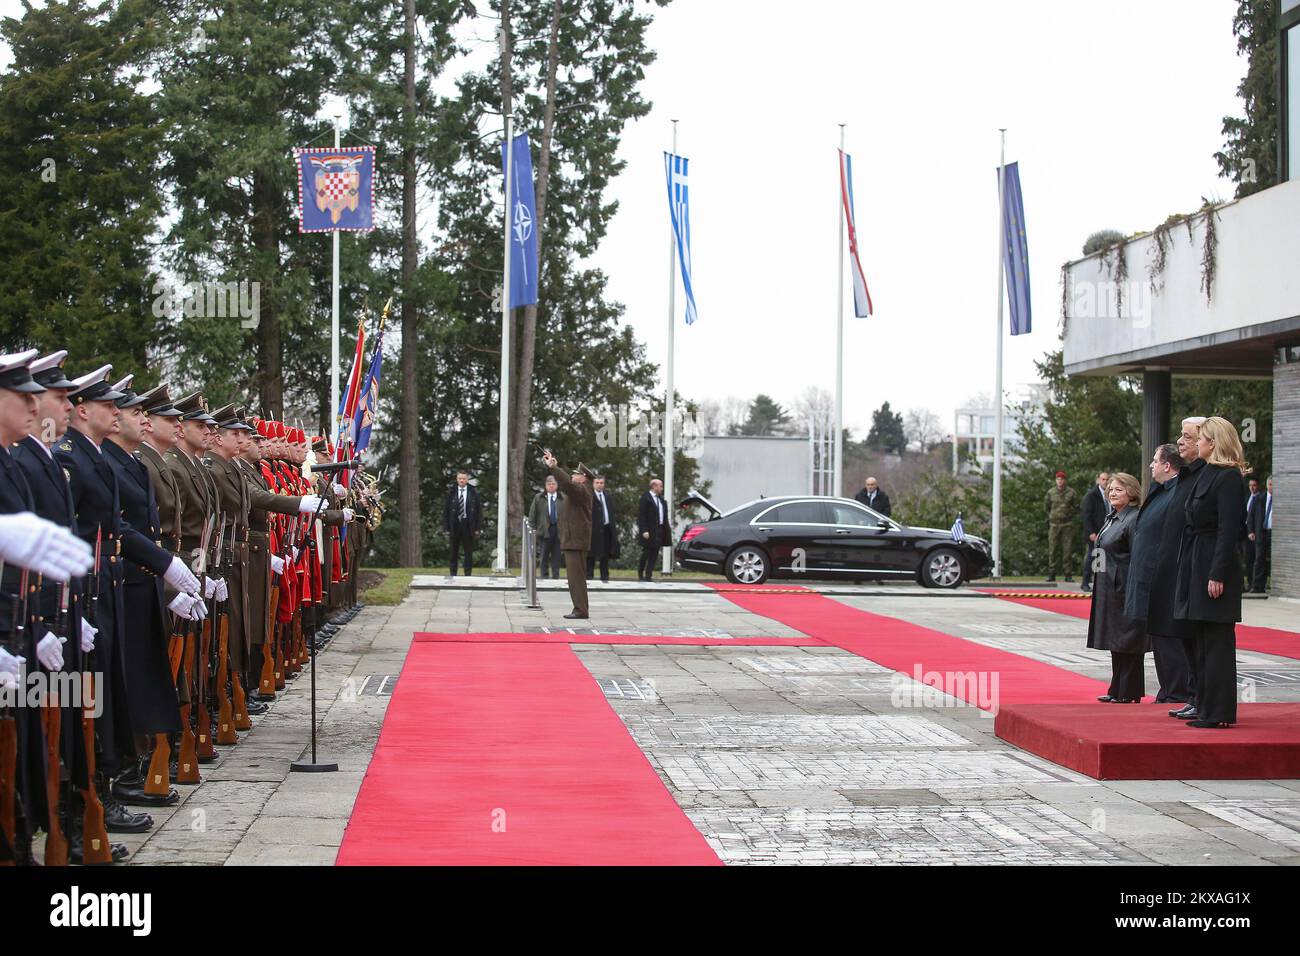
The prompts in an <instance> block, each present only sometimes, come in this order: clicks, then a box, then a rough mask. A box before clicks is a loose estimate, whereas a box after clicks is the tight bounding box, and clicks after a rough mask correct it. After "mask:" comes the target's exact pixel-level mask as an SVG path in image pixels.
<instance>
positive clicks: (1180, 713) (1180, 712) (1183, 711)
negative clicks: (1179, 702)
mask: <svg viewBox="0 0 1300 956" xmlns="http://www.w3.org/2000/svg"><path fill="white" fill-rule="evenodd" d="M1195 712H1196V708H1195V707H1194V706H1192V705H1191V704H1184V705H1183V706H1182V707H1177V708H1175V709H1174V710H1171V711H1170V712H1169V716H1170V717H1186V716H1187V715H1188V714H1192V713H1195Z"/></svg>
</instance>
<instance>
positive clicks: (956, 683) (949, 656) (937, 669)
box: [718, 587, 1108, 712]
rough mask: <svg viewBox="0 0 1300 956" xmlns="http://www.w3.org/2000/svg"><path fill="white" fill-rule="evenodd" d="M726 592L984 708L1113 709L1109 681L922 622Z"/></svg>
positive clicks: (815, 597) (811, 596) (811, 597)
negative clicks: (1106, 697)
mask: <svg viewBox="0 0 1300 956" xmlns="http://www.w3.org/2000/svg"><path fill="white" fill-rule="evenodd" d="M718 590H719V591H721V592H723V594H724V595H725V596H726V598H727V599H728V600H729V601H732V602H734V603H735V604H738V605H739V606H740V607H743V608H745V610H747V611H752V612H753V613H755V614H761V615H763V616H764V617H769V618H771V619H772V620H774V621H780V622H781V623H782V624H786V625H788V626H790V627H793V628H797V629H798V630H801V631H803V632H804V633H805V634H808V635H810V636H812V637H815V638H817V639H818V640H820V641H823V642H824V643H827V644H833V645H834V646H836V647H841V648H843V649H844V650H846V651H851V652H853V653H854V654H857V655H858V656H859V657H865V658H866V659H867V660H871V661H875V662H876V663H878V664H883V665H884V666H886V667H891V668H893V669H894V670H896V671H899V672H901V673H903V674H906V675H907V676H909V677H918V675H919V679H920V680H922V682H923V683H928V684H932V685H934V686H941V687H942V688H943V689H944V691H945V692H947V693H950V694H952V695H953V696H954V697H958V698H960V699H962V700H965V701H967V702H968V703H971V704H974V705H975V706H977V707H981V708H983V709H984V710H990V711H993V712H996V710H997V708H998V707H1000V706H1001V707H1005V706H1007V705H1008V704H1040V703H1059V702H1060V701H1063V700H1065V701H1094V704H1093V706H1095V707H1099V708H1100V707H1104V706H1108V705H1104V704H1097V703H1095V698H1096V697H1097V696H1098V695H1099V694H1104V693H1106V686H1107V685H1106V684H1104V683H1102V682H1101V681H1097V680H1093V679H1092V678H1090V677H1084V676H1082V675H1080V674H1076V673H1074V672H1073V671H1068V670H1066V669H1064V668H1062V667H1056V666H1054V665H1052V664H1044V663H1042V662H1041V661H1035V660H1031V659H1030V658H1028V657H1022V656H1021V655H1019V654H1013V653H1011V652H1010V651H1003V650H998V649H997V648H994V647H986V646H984V645H983V644H976V643H974V642H972V641H966V640H962V639H961V638H959V637H953V636H952V635H951V634H944V633H943V632H941V631H936V630H933V629H931V628H928V627H922V626H921V625H919V624H911V623H909V622H907V621H900V620H898V619H897V618H892V617H885V616H884V615H882V614H873V613H871V612H870V611H863V610H861V609H859V608H854V607H849V606H848V605H845V604H841V603H839V602H838V601H833V600H831V599H830V598H827V597H824V596H822V595H820V594H818V593H816V592H814V591H807V592H805V593H803V594H799V595H791V594H783V593H779V590H777V589H773V590H771V591H768V592H767V593H763V592H762V591H761V590H759V593H737V592H735V591H734V590H733V589H732V588H730V587H719V588H718ZM756 590H757V589H756ZM966 675H975V677H976V679H974V680H971V679H967V678H966ZM935 681H938V682H940V683H938V684H936V683H935ZM980 684H982V685H983V686H982V687H981V686H980ZM990 692H994V693H991V694H990ZM990 696H991V698H992V699H991V700H990Z"/></svg>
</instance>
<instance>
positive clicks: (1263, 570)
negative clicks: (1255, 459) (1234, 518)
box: [1246, 478, 1273, 594]
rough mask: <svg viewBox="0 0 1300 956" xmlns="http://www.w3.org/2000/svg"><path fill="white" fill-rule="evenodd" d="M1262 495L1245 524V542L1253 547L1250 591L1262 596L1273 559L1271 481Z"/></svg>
mask: <svg viewBox="0 0 1300 956" xmlns="http://www.w3.org/2000/svg"><path fill="white" fill-rule="evenodd" d="M1264 487H1265V490H1264V492H1263V494H1260V495H1257V496H1256V499H1255V505H1256V507H1254V508H1252V509H1251V513H1250V515H1249V516H1248V519H1247V522H1246V531H1247V541H1249V542H1250V543H1251V544H1252V545H1254V548H1253V550H1254V552H1255V553H1254V555H1253V562H1252V564H1251V568H1250V590H1251V593H1253V594H1263V593H1264V587H1265V585H1267V584H1268V572H1269V570H1270V566H1271V564H1272V559H1273V479H1272V478H1270V479H1268V481H1266V482H1265V483H1264Z"/></svg>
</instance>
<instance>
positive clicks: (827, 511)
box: [674, 490, 993, 588]
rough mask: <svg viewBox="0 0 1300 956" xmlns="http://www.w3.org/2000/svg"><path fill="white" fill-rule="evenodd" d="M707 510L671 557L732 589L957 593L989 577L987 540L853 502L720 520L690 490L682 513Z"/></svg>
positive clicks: (810, 499)
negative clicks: (783, 585)
mask: <svg viewBox="0 0 1300 956" xmlns="http://www.w3.org/2000/svg"><path fill="white" fill-rule="evenodd" d="M696 505H698V506H700V507H702V508H704V509H705V510H706V511H708V512H709V515H710V517H709V519H708V520H707V521H705V522H704V523H703V524H692V525H689V526H688V527H687V528H686V530H685V531H684V532H682V537H681V540H680V541H678V542H677V547H676V549H675V550H674V556H675V558H676V560H677V564H678V566H679V567H681V568H682V569H683V570H686V571H711V572H713V573H714V574H725V575H726V576H727V579H728V580H729V581H731V582H733V583H735V584H762V583H763V582H764V581H766V580H767V579H768V578H816V579H819V580H832V581H864V580H880V581H891V580H893V581H897V580H903V579H906V578H913V579H915V580H917V581H919V582H920V583H921V584H922V585H924V586H926V587H932V588H955V587H958V586H959V585H960V584H961V583H962V582H963V581H971V580H974V579H976V578H983V577H987V576H988V574H989V572H990V570H991V568H992V564H993V559H992V554H991V550H990V548H989V545H988V542H986V541H985V540H984V539H983V538H976V537H972V536H970V535H963V536H961V539H960V540H957V539H956V538H954V535H953V533H952V532H951V531H948V530H942V529H938V528H909V527H907V526H906V525H901V524H899V523H898V522H896V521H893V520H891V519H889V518H886V517H885V516H884V515H882V514H878V513H877V512H875V511H872V510H871V509H870V508H868V507H866V506H865V505H862V504H860V503H859V502H857V501H853V500H852V499H849V498H823V497H816V496H786V497H777V498H760V499H759V500H757V501H751V502H749V503H748V504H744V505H741V506H740V507H739V508H734V509H732V510H731V511H728V512H726V513H725V514H723V513H722V512H721V511H719V510H718V509H717V508H715V507H714V506H713V505H712V503H710V502H709V501H708V500H707V499H706V498H705V497H704V496H703V495H701V494H699V493H698V492H696V491H694V490H692V491H691V492H690V493H689V494H688V495H687V496H686V498H684V499H683V500H682V501H681V502H680V504H679V507H682V508H687V507H692V506H696Z"/></svg>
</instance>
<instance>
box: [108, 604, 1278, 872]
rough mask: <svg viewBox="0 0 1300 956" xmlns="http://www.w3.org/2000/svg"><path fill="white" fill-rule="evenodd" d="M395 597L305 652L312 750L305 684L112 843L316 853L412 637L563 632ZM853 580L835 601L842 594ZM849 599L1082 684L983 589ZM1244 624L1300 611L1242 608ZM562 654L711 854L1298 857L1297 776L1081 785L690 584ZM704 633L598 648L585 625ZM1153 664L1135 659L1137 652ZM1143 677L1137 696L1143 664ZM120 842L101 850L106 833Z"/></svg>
mask: <svg viewBox="0 0 1300 956" xmlns="http://www.w3.org/2000/svg"><path fill="white" fill-rule="evenodd" d="M427 583H428V584H430V585H433V586H430V587H419V588H416V589H414V590H413V591H412V592H411V594H410V596H409V597H408V598H407V599H406V600H405V602H403V603H402V604H401V605H399V606H397V607H369V608H366V609H365V610H363V611H362V612H361V613H360V614H359V615H358V616H357V617H356V618H355V619H354V620H353V622H352V623H351V624H349V625H348V626H347V627H345V628H344V629H343V630H342V631H340V632H339V634H338V636H337V637H336V638H335V639H334V641H333V642H332V643H331V645H330V646H329V647H328V649H327V650H326V651H325V652H324V653H323V654H322V655H321V657H320V658H319V661H318V674H317V679H318V694H319V706H320V713H321V721H320V739H319V749H320V753H321V756H322V758H325V759H331V760H336V761H338V763H339V765H340V771H339V772H338V773H333V774H295V773H290V772H289V770H288V768H289V763H290V762H291V761H292V760H294V759H297V758H298V757H299V756H300V755H301V754H302V752H303V749H304V742H305V741H306V739H307V735H308V726H309V721H308V712H309V707H308V704H309V686H308V682H309V680H310V678H309V676H308V675H307V674H306V673H304V674H303V675H302V676H301V677H300V678H299V679H298V680H297V681H296V682H295V683H294V684H293V686H292V690H291V691H290V693H288V694H287V695H285V696H284V697H283V698H282V699H281V700H280V701H277V703H276V704H275V705H274V706H273V708H272V709H271V711H270V712H269V713H268V714H266V715H264V716H262V717H260V718H257V721H256V724H255V726H254V729H253V730H252V731H250V732H248V733H247V734H245V735H244V740H243V741H241V743H240V744H238V745H237V746H235V747H231V748H225V750H224V751H223V753H222V757H221V760H220V762H219V763H217V764H216V765H213V766H209V767H205V768H203V769H204V782H203V783H202V784H201V785H199V786H197V787H188V788H186V787H182V788H180V790H181V794H182V801H181V803H180V804H179V805H178V806H177V807H175V808H173V809H171V810H169V811H167V812H165V813H161V814H159V813H155V818H156V819H157V821H158V822H157V825H156V826H155V828H154V830H153V831H152V832H151V833H149V834H146V835H144V836H142V837H136V838H127V839H126V840H125V842H127V843H128V845H129V846H131V847H132V850H133V862H136V863H152V864H179V863H212V864H218V863H235V864H247V863H294V864H329V863H332V862H333V860H334V856H335V853H336V851H337V848H338V846H339V844H340V842H341V840H342V837H343V831H344V828H345V826H346V824H347V820H348V817H349V814H350V812H351V809H352V805H353V801H354V800H355V798H356V794H357V791H358V789H359V788H360V786H361V781H362V778H363V776H364V774H365V770H366V766H367V763H368V761H369V758H370V755H371V752H372V751H373V749H374V746H375V742H376V740H377V739H378V735H379V730H380V726H381V724H382V721H383V717H384V712H385V708H386V707H387V704H388V701H389V699H390V696H389V695H390V694H391V693H392V690H393V687H394V686H396V683H397V682H398V681H400V674H401V669H402V662H403V659H404V657H405V654H406V650H407V647H408V645H409V643H410V640H411V636H412V634H413V633H414V632H416V631H443V632H514V633H518V634H521V635H528V634H535V635H541V634H542V633H544V632H546V631H562V630H565V629H566V625H568V624H570V623H572V622H567V621H564V620H563V617H562V615H563V614H564V613H565V612H567V611H568V610H569V607H570V605H569V604H568V602H567V601H566V600H565V597H564V595H563V594H561V593H556V592H548V591H543V592H542V595H541V602H542V604H543V607H542V609H540V610H530V609H528V608H526V607H524V606H523V602H522V601H521V598H520V593H519V591H517V590H515V589H513V588H508V587H492V586H478V587H475V588H472V589H455V590H452V589H447V588H445V587H439V586H437V585H439V584H442V583H443V582H441V581H430V582H427ZM850 592H853V593H850ZM831 599H832V600H837V601H842V602H844V603H845V604H847V605H849V606H853V607H860V608H863V609H865V610H870V611H872V612H874V613H877V614H883V615H887V616H891V617H897V618H901V619H904V620H907V621H910V622H913V623H916V624H921V625H925V626H927V627H931V628H935V629H937V630H940V631H943V632H945V633H948V634H951V635H954V636H957V637H960V638H963V639H966V640H969V641H973V642H977V643H980V644H986V645H989V646H993V647H997V648H1000V649H1003V650H1006V651H1010V652H1013V653H1016V654H1021V655H1024V656H1027V657H1031V658H1034V659H1037V660H1041V661H1045V662H1047V663H1050V664H1053V665H1056V666H1059V667H1063V668H1066V669H1069V670H1072V671H1077V672H1078V673H1081V674H1084V675H1087V676H1090V677H1096V678H1108V677H1109V660H1108V657H1107V655H1106V654H1104V653H1101V652H1096V651H1090V650H1087V649H1086V648H1085V647H1084V641H1085V635H1086V629H1087V626H1086V622H1085V621H1080V620H1077V619H1074V618H1069V617H1066V616H1064V615H1060V614H1056V613H1053V612H1051V611H1044V610H1038V609H1035V608H1029V607H1023V606H1019V605H1016V604H1012V603H1009V602H1005V601H1000V600H996V599H992V598H976V597H972V596H942V595H936V594H935V593H934V592H924V591H921V590H920V589H911V588H907V587H893V588H875V589H872V588H861V589H856V592H854V589H844V591H843V592H841V593H835V594H833V595H832V596H831ZM1246 615H1247V623H1251V624H1259V625H1264V626H1269V627H1279V628H1287V629H1292V630H1295V629H1297V625H1296V624H1295V621H1296V619H1298V618H1300V613H1297V612H1296V608H1295V606H1294V605H1287V604H1285V603H1282V602H1278V601H1252V602H1248V604H1247V607H1246ZM582 623H583V625H584V626H583V627H582V628H580V629H577V630H578V632H579V634H580V636H581V637H583V638H586V637H588V636H589V637H590V639H589V641H584V642H583V643H580V644H575V645H574V647H573V649H574V652H575V653H576V654H577V655H578V657H579V659H580V660H581V662H582V663H583V665H585V667H586V669H587V670H588V671H589V672H590V674H591V678H592V680H593V681H594V682H596V683H597V684H598V686H599V687H600V688H601V689H602V690H603V692H604V694H605V697H606V698H607V700H608V702H609V705H610V707H611V708H613V710H614V711H615V712H616V713H617V714H618V715H619V716H620V717H621V718H622V720H623V721H624V723H625V724H626V725H627V728H628V732H629V734H630V735H631V737H632V739H633V740H634V741H635V742H636V743H637V745H638V746H639V747H640V748H641V749H642V751H643V752H644V753H645V755H646V757H647V759H648V760H649V762H650V764H651V765H652V766H653V767H654V769H655V771H656V772H657V773H658V774H659V776H660V778H661V779H662V781H663V783H664V784H665V786H666V787H667V788H668V789H669V791H670V792H671V793H672V795H673V797H674V798H675V799H676V800H677V802H678V803H679V804H680V806H681V807H682V809H683V810H684V812H685V813H686V814H687V816H688V817H689V819H690V820H691V822H692V823H694V825H695V826H696V828H697V829H698V830H699V831H700V833H702V834H703V835H704V836H705V837H706V838H707V840H708V842H709V844H710V845H711V846H712V847H713V849H714V850H715V851H716V852H717V854H718V855H719V857H720V858H721V859H722V860H723V861H724V862H727V863H733V864H741V863H751V864H768V863H808V864H825V863H917V864H954V863H1034V864H1087V865H1099V866H1105V865H1132V864H1153V863H1154V864H1201V863H1213V864H1266V865H1267V864H1277V865H1295V864H1297V863H1300V781H1297V780H1280V781H1267V780H1258V781H1205V780H1182V781H1117V782H1099V781H1096V780H1093V779H1091V778H1089V777H1085V776H1082V775H1080V774H1077V773H1074V772H1072V771H1069V770H1066V769H1064V768H1062V767H1060V766H1057V765H1056V764H1053V763H1051V762H1049V761H1047V760H1044V759H1041V758H1038V757H1036V756H1033V755H1030V754H1028V753H1025V752H1023V751H1020V750H1018V749H1016V748H1015V747H1012V746H1010V745H1009V744H1007V743H1005V742H1003V741H1002V740H1000V739H998V738H997V737H995V736H994V734H993V720H991V719H989V717H988V715H986V714H985V713H983V712H982V711H980V710H978V709H976V708H974V707H971V706H967V705H965V704H963V703H960V702H958V701H957V700H955V699H954V698H951V697H946V696H943V695H939V694H937V692H933V691H931V690H929V689H927V693H925V694H921V693H916V694H914V693H912V692H911V691H912V689H913V687H912V686H911V685H912V682H911V680H910V679H909V678H907V677H905V676H902V675H898V674H895V672H893V671H892V670H889V669H887V668H884V667H882V666H880V665H878V664H875V663H873V662H871V661H868V660H864V659H863V658H861V657H858V656H856V655H854V654H852V653H850V652H848V651H845V650H841V649H839V648H835V647H821V646H815V647H799V646H743V645H741V646H727V642H728V641H729V640H734V639H736V638H744V637H798V636H799V632H798V631H795V630H792V629H791V628H788V627H786V626H783V625H781V624H779V623H777V622H775V621H773V620H770V619H768V618H765V617H762V616H760V615H758V614H754V613H751V612H748V611H746V610H743V609H742V608H740V607H738V606H737V605H735V604H733V603H732V602H730V601H729V600H727V599H726V598H725V597H724V596H722V595H719V594H716V593H710V592H708V591H707V590H705V589H703V588H700V589H694V588H692V589H676V588H674V589H671V590H670V589H667V588H663V587H656V588H655V589H653V590H646V589H644V588H641V589H638V588H635V587H632V588H627V587H617V586H615V587H610V588H606V589H601V588H599V587H598V588H595V589H593V592H592V617H591V620H590V621H587V622H582ZM602 633H619V634H639V635H651V634H653V635H677V636H686V637H689V636H698V637H709V638H711V639H713V640H715V641H716V644H713V645H710V646H688V645H662V644H661V645H654V644H609V643H601V641H600V634H602ZM1149 661H1150V658H1148V662H1149ZM1238 667H1239V670H1240V671H1241V673H1242V675H1243V678H1242V679H1243V694H1253V695H1254V697H1255V699H1257V700H1260V701H1300V661H1295V660H1289V659H1285V658H1277V657H1273V656H1270V655H1265V654H1257V653H1252V652H1241V653H1240V654H1239V663H1238ZM1147 687H1148V690H1149V691H1150V690H1153V689H1154V687H1155V678H1154V671H1153V670H1152V669H1150V668H1149V669H1148V680H1147ZM118 839H121V838H120V837H118Z"/></svg>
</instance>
